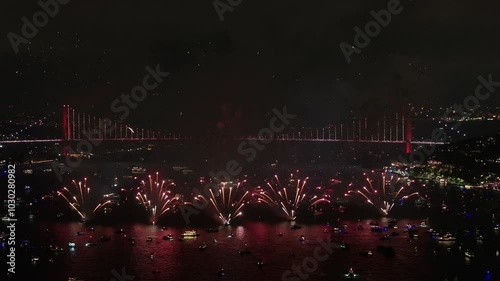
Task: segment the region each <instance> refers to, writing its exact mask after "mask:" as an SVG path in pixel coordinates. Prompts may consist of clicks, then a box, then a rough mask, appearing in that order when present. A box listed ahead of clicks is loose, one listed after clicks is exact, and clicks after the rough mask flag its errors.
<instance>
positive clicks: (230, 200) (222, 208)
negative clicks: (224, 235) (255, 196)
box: [193, 181, 248, 225]
mask: <svg viewBox="0 0 500 281" xmlns="http://www.w3.org/2000/svg"><path fill="white" fill-rule="evenodd" d="M242 183H245V181H243V182H238V183H237V184H236V185H235V184H234V183H233V182H221V183H220V184H218V186H217V187H216V188H208V191H209V193H210V195H209V196H208V194H207V196H205V195H201V194H198V195H197V196H195V198H194V200H198V201H200V202H204V203H205V204H209V205H211V206H212V207H214V209H215V211H216V212H217V217H218V218H219V219H220V220H221V222H222V223H223V224H225V225H229V224H230V223H231V220H233V219H235V218H237V217H239V216H241V215H243V213H242V212H241V210H242V208H243V206H245V198H246V196H247V195H248V191H244V190H243V189H242V188H241V184H242ZM193 205H195V204H193Z"/></svg>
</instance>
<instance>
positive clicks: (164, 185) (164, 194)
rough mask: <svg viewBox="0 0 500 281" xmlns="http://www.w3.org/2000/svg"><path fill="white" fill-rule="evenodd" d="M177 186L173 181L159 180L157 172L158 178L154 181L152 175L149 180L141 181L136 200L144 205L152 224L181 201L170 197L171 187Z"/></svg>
mask: <svg viewBox="0 0 500 281" xmlns="http://www.w3.org/2000/svg"><path fill="white" fill-rule="evenodd" d="M172 186H175V183H174V182H173V181H172V180H169V181H165V180H162V181H161V182H160V181H159V179H158V172H156V177H155V179H153V177H151V175H149V176H148V180H147V181H146V182H145V181H141V185H140V186H139V187H138V188H137V189H138V192H137V196H136V199H137V200H139V202H140V203H141V204H142V205H144V207H145V208H146V210H147V211H148V213H149V215H150V217H149V219H150V222H151V223H152V224H156V223H157V222H158V219H159V218H160V217H161V216H162V215H163V214H165V213H166V212H167V211H169V210H173V209H174V208H175V203H177V202H178V201H179V198H178V197H175V196H174V197H172V196H171V195H170V193H171V191H170V190H169V188H170V187H172Z"/></svg>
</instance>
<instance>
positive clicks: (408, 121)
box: [404, 104, 413, 155]
mask: <svg viewBox="0 0 500 281" xmlns="http://www.w3.org/2000/svg"><path fill="white" fill-rule="evenodd" d="M404 114H405V115H406V118H405V122H406V124H405V141H406V149H405V152H406V154H407V155H409V154H410V153H411V138H412V128H411V125H412V124H411V119H412V115H413V114H412V107H411V105H410V104H409V105H408V106H407V107H406V108H405V113H404Z"/></svg>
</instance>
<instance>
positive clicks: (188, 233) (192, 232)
mask: <svg viewBox="0 0 500 281" xmlns="http://www.w3.org/2000/svg"><path fill="white" fill-rule="evenodd" d="M196 236H200V234H199V233H198V232H197V231H196V230H187V231H184V233H182V237H184V238H186V237H196Z"/></svg>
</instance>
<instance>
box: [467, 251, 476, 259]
mask: <svg viewBox="0 0 500 281" xmlns="http://www.w3.org/2000/svg"><path fill="white" fill-rule="evenodd" d="M465 257H466V258H469V259H473V258H475V257H476V256H475V255H474V253H473V252H471V251H469V250H467V251H465Z"/></svg>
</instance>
